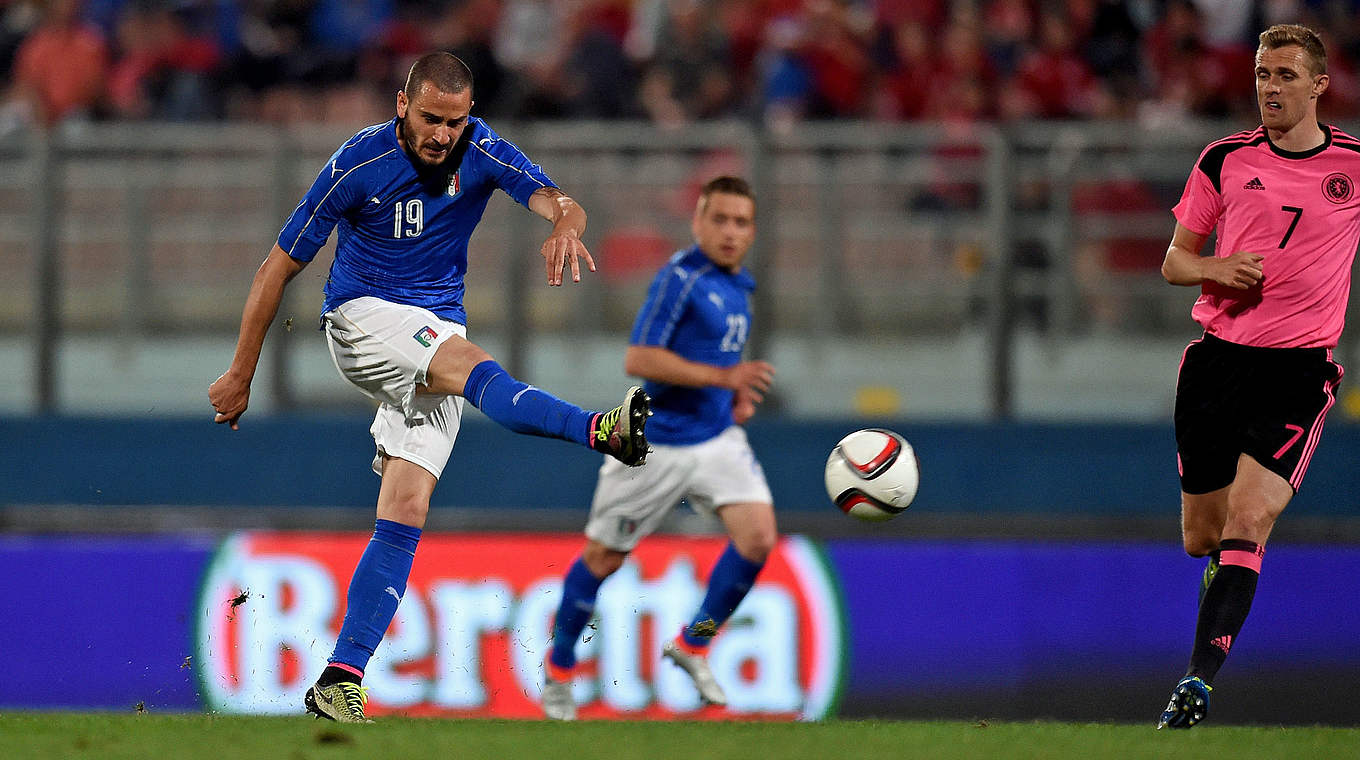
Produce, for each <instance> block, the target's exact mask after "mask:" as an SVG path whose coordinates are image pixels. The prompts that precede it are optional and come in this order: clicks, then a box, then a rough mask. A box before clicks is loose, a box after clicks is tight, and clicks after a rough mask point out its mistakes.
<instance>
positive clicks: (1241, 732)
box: [0, 712, 1360, 760]
mask: <svg viewBox="0 0 1360 760" xmlns="http://www.w3.org/2000/svg"><path fill="white" fill-rule="evenodd" d="M0 757H6V758H26V759H29V760H35V759H36V760H43V759H45V758H62V759H63V760H66V759H71V758H75V759H80V758H136V759H137V760H196V759H198V758H202V759H203V760H209V759H211V760H237V759H238V758H239V759H242V760H244V759H246V758H278V759H280V760H324V759H325V758H345V759H346V760H349V759H351V758H370V757H371V758H394V759H396V760H414V759H415V758H426V757H428V758H441V759H442V758H450V759H452V758H459V759H466V760H478V759H480V758H486V759H487V760H521V759H523V760H578V759H579V760H586V759H587V758H602V759H603V760H666V759H667V758H676V759H681V758H683V760H720V759H722V758H733V759H734V760H736V759H738V758H740V759H741V760H765V759H766V758H769V759H770V760H785V759H786V758H817V759H818V760H822V759H830V758H834V759H836V760H872V759H874V758H894V759H900V758H978V759H979V760H982V759H983V758H985V759H986V760H993V759H995V758H1005V759H1010V758H1064V759H1068V758H1079V759H1080V760H1094V759H1097V758H1170V757H1188V758H1211V757H1231V758H1233V759H1234V760H1250V759H1251V758H1325V760H1341V759H1343V758H1360V729H1357V728H1326V727H1246V726H1215V725H1212V724H1210V723H1206V724H1204V725H1201V726H1199V727H1196V728H1194V729H1192V730H1190V731H1174V732H1173V731H1157V730H1155V729H1154V728H1153V726H1151V725H1116V724H1098V723H1056V722H1034V723H1020V722H986V721H967V722H965V721H958V722H951V721H938V722H912V721H886V720H865V721H846V720H832V721H826V722H822V723H735V722H733V723H669V722H604V721H601V722H591V721H582V722H577V723H570V724H564V723H548V722H538V721H506V720H427V719H407V718H384V719H383V720H382V721H381V722H378V723H375V724H373V725H366V726H341V725H337V724H334V723H324V722H318V721H315V720H313V719H312V718H309V717H301V716H300V717H286V718H260V717H237V716H230V717H229V716H219V715H199V714H175V715H170V714H165V715H158V714H154V713H145V714H135V713H132V712H129V713H118V714H114V713H38V712H8V713H3V714H0Z"/></svg>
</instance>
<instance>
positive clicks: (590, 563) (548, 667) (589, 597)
mask: <svg viewBox="0 0 1360 760" xmlns="http://www.w3.org/2000/svg"><path fill="white" fill-rule="evenodd" d="M627 558H628V552H625V551H619V550H617V549H610V548H609V547H607V546H605V545H604V544H601V543H600V542H598V541H595V540H593V539H587V540H586V547H585V549H584V550H582V552H581V556H580V557H577V558H576V561H575V562H573V563H572V565H571V568H570V569H568V570H567V575H566V577H565V578H564V579H563V580H562V601H561V602H559V603H558V605H557V614H556V615H555V616H554V617H553V630H552V646H551V647H550V648H549V649H548V657H547V660H545V661H544V663H543V670H544V680H543V713H544V715H546V716H547V717H549V718H552V719H553V720H574V719H575V718H576V699H575V697H574V696H573V695H572V693H571V682H572V678H573V671H574V670H575V668H576V642H577V641H579V640H580V639H581V632H582V631H584V630H585V628H586V625H587V624H589V623H590V619H591V617H593V616H594V615H595V599H596V597H597V596H598V595H599V592H600V584H602V583H604V581H605V579H606V578H608V577H609V576H611V575H613V574H614V572H615V571H616V570H618V569H619V568H620V567H622V566H623V561H624V560H625V559H627Z"/></svg>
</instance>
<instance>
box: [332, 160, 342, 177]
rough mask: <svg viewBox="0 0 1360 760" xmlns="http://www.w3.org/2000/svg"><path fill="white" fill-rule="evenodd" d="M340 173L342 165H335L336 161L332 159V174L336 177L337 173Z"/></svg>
mask: <svg viewBox="0 0 1360 760" xmlns="http://www.w3.org/2000/svg"><path fill="white" fill-rule="evenodd" d="M339 173H340V167H338V166H336V165H335V162H334V161H332V162H331V176H332V177H334V176H335V175H337V174H339Z"/></svg>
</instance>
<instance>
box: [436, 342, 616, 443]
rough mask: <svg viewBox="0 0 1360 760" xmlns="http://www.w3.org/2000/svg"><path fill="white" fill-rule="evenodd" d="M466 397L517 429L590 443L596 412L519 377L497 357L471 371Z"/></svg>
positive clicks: (489, 413) (466, 386) (517, 430)
mask: <svg viewBox="0 0 1360 760" xmlns="http://www.w3.org/2000/svg"><path fill="white" fill-rule="evenodd" d="M463 398H465V399H467V401H468V403H469V404H472V405H473V406H475V407H477V408H478V409H481V410H482V413H483V414H485V415H486V416H488V417H490V418H491V419H492V420H493V421H495V422H496V423H498V424H500V425H501V426H503V427H505V428H508V429H510V430H513V431H515V432H516V433H528V434H530V435H538V436H543V437H544V438H560V439H562V440H564V441H571V442H572V443H581V444H585V445H587V446H589V445H590V421H591V419H592V418H594V416H595V414H596V413H595V412H587V411H586V410H584V409H582V408H581V407H579V406H576V405H575V404H569V403H567V402H565V401H563V400H562V399H560V398H557V397H556V396H554V395H552V394H550V393H548V392H546V391H543V390H540V389H539V388H535V387H534V386H532V385H529V384H528V383H523V382H520V381H519V380H516V379H515V378H513V377H511V376H510V373H509V372H506V371H505V369H504V368H502V367H501V365H500V364H497V363H496V361H495V360H494V359H487V360H486V361H484V362H482V363H481V364H478V365H477V366H475V367H473V368H472V372H470V373H468V379H467V382H466V383H464V384H463Z"/></svg>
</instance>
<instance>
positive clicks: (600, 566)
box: [581, 541, 628, 579]
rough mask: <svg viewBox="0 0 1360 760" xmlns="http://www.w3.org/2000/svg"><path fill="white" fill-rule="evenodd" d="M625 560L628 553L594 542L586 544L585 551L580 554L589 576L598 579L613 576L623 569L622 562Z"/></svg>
mask: <svg viewBox="0 0 1360 760" xmlns="http://www.w3.org/2000/svg"><path fill="white" fill-rule="evenodd" d="M627 558H628V552H622V551H619V550H618V549H610V548H609V547H607V546H605V545H603V544H599V543H596V542H594V541H591V542H589V543H587V544H586V548H585V550H584V551H582V552H581V561H583V562H585V563H586V568H587V569H589V570H590V574H591V575H594V576H595V577H596V578H600V579H604V578H608V577H609V576H611V575H613V574H614V573H615V572H616V571H617V570H618V569H619V568H620V567H623V561H624V560H625V559H627Z"/></svg>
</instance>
